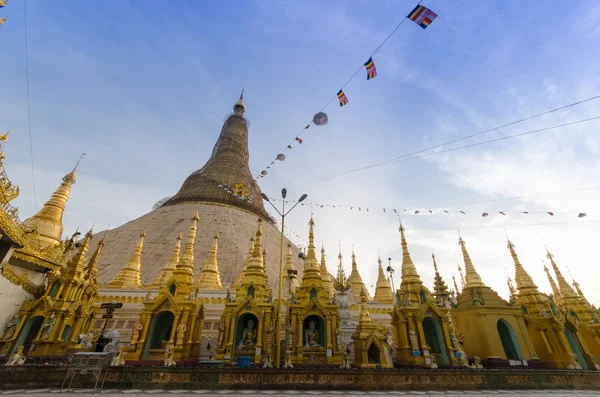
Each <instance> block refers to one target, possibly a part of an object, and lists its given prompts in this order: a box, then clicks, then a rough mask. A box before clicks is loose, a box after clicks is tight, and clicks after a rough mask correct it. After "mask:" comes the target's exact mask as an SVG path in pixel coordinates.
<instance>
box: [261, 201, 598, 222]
mask: <svg viewBox="0 0 600 397" xmlns="http://www.w3.org/2000/svg"><path fill="white" fill-rule="evenodd" d="M269 200H271V201H281V199H278V198H270V199H269ZM286 203H295V200H286ZM300 205H301V206H305V205H310V206H315V207H317V208H336V209H344V210H349V211H357V212H385V213H390V214H397V215H400V214H403V215H435V214H462V215H471V214H478V215H480V216H481V217H483V218H487V217H488V216H491V215H502V216H507V215H513V214H521V215H529V214H545V215H548V216H555V215H559V214H560V215H564V214H569V215H573V214H575V215H577V217H578V218H585V217H586V216H587V215H588V213H586V212H556V211H487V212H478V211H463V210H453V211H449V210H444V209H408V208H402V209H399V208H383V207H364V206H348V205H337V204H319V203H300Z"/></svg>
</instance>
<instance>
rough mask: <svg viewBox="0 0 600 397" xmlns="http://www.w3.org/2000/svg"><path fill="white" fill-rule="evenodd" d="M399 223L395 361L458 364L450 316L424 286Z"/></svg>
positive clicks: (410, 364) (455, 340)
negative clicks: (400, 253)
mask: <svg viewBox="0 0 600 397" xmlns="http://www.w3.org/2000/svg"><path fill="white" fill-rule="evenodd" d="M404 232H405V230H404V226H402V224H400V242H401V245H402V282H401V283H400V289H399V290H398V291H397V292H396V302H395V304H394V311H393V313H392V325H393V327H394V328H393V329H394V331H393V332H394V343H395V345H396V356H395V360H394V361H395V362H396V365H399V366H414V365H418V366H424V365H427V366H431V365H432V363H433V361H434V360H435V362H436V363H438V365H439V366H459V365H462V364H463V363H462V362H461V361H460V360H459V358H458V357H460V348H459V346H458V340H457V337H456V332H455V331H454V328H453V324H452V322H451V317H449V316H447V315H446V314H444V313H443V312H442V309H440V308H439V307H438V305H437V303H436V301H435V298H434V297H433V295H431V293H430V292H429V291H428V290H427V288H425V287H424V286H423V282H422V281H421V277H420V276H419V273H418V272H417V268H416V267H415V265H414V263H413V261H412V258H411V256H410V252H409V251H408V244H407V242H406V236H405V234H404Z"/></svg>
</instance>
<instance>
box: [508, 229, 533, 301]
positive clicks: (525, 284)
mask: <svg viewBox="0 0 600 397" xmlns="http://www.w3.org/2000/svg"><path fill="white" fill-rule="evenodd" d="M507 241H508V245H507V247H508V250H509V251H510V255H511V256H512V259H513V262H514V264H515V282H516V283H517V289H518V290H519V295H521V296H522V295H531V294H539V291H538V287H537V285H535V283H534V282H533V279H532V278H531V276H530V275H529V273H527V271H526V270H525V268H524V267H523V265H521V262H519V257H518V256H517V253H516V251H515V246H514V244H513V243H511V241H510V240H507Z"/></svg>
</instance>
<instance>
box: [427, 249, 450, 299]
mask: <svg viewBox="0 0 600 397" xmlns="http://www.w3.org/2000/svg"><path fill="white" fill-rule="evenodd" d="M431 259H432V260H433V269H434V271H435V276H434V279H433V280H434V281H433V295H434V296H435V299H436V301H437V304H438V306H439V307H445V306H446V302H448V298H449V296H450V294H449V293H448V286H447V285H446V282H445V281H444V279H443V278H442V276H440V272H439V271H438V267H437V262H436V260H435V255H434V254H433V253H432V254H431Z"/></svg>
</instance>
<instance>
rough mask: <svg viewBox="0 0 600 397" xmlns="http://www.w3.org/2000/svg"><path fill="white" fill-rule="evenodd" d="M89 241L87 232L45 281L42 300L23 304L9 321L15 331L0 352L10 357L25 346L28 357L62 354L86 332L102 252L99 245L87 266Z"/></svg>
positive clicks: (1, 341)
mask: <svg viewBox="0 0 600 397" xmlns="http://www.w3.org/2000/svg"><path fill="white" fill-rule="evenodd" d="M91 238H92V232H91V230H90V231H89V232H88V233H87V234H86V236H85V238H84V240H83V242H82V243H81V247H80V248H79V250H78V251H77V252H76V253H75V254H74V255H73V256H72V257H71V258H70V259H69V261H68V262H66V263H65V264H64V266H62V267H61V269H60V270H59V271H57V272H55V273H53V274H52V275H51V276H50V277H49V278H48V286H47V287H46V289H45V292H44V295H43V296H42V297H40V298H38V299H35V300H33V301H28V302H25V303H23V305H22V306H21V308H20V310H19V312H18V314H17V315H16V316H15V318H13V320H12V321H14V327H12V329H11V330H10V333H6V332H5V334H4V335H3V336H2V339H0V352H2V353H3V354H10V353H11V352H12V351H13V350H14V349H16V348H17V347H19V346H25V349H24V354H27V355H28V356H52V355H56V354H60V353H63V354H64V353H66V350H67V349H68V348H69V347H70V346H71V345H72V344H73V342H75V340H76V335H77V334H79V333H86V332H87V331H88V329H89V327H90V326H91V322H92V320H93V318H94V312H95V309H94V307H93V303H94V299H95V297H96V294H97V293H98V287H99V285H98V282H97V278H96V270H97V268H96V266H97V262H98V257H99V255H100V252H101V248H102V244H99V245H98V248H97V250H96V252H95V253H94V255H93V256H92V259H91V260H90V262H88V263H87V264H86V261H87V258H86V253H87V251H88V248H89V245H90V240H91ZM34 346H35V347H34Z"/></svg>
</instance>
